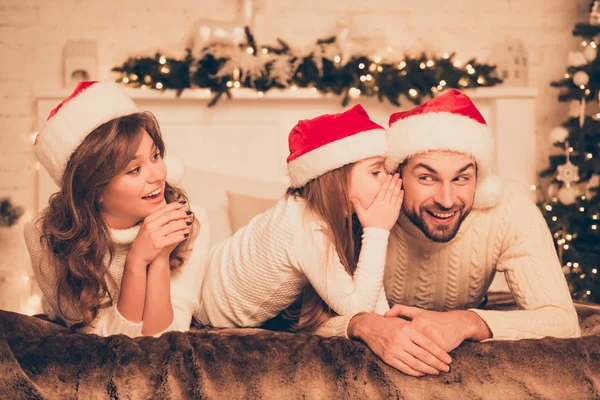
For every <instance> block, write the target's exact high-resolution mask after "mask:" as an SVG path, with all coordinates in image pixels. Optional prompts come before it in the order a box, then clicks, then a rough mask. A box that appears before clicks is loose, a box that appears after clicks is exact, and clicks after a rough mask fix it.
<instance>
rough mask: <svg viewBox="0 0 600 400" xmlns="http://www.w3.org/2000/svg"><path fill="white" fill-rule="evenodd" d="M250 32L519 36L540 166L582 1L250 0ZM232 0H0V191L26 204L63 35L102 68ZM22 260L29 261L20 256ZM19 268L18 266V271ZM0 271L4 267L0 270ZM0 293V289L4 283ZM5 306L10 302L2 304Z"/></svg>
mask: <svg viewBox="0 0 600 400" xmlns="http://www.w3.org/2000/svg"><path fill="white" fill-rule="evenodd" d="M254 3H255V4H257V6H258V7H259V10H258V12H257V16H256V23H257V27H256V29H255V33H256V36H257V39H258V40H259V41H260V42H262V43H272V42H273V41H274V39H275V38H277V37H281V38H283V39H285V40H288V41H289V42H290V43H292V44H296V45H302V44H306V43H308V42H310V41H312V40H314V39H315V38H316V37H321V36H324V35H327V34H329V33H331V29H332V28H333V26H334V24H335V23H336V21H338V20H343V19H347V20H348V21H350V22H351V23H352V26H353V29H354V31H355V32H356V34H357V35H359V36H363V37H368V36H373V35H376V36H380V37H386V38H387V42H388V43H387V45H390V46H392V47H394V48H396V49H399V50H404V49H406V50H408V51H419V50H430V51H439V52H444V51H448V52H450V51H457V53H458V56H459V57H462V58H463V59H466V58H467V57H470V56H478V57H480V58H481V57H483V56H485V55H486V54H487V53H488V51H489V48H490V47H491V46H493V45H494V44H495V43H498V42H503V41H504V40H506V39H507V38H520V39H522V40H523V41H524V43H525V45H526V47H527V49H528V51H529V57H530V60H531V61H530V77H529V80H530V84H531V86H534V87H537V88H538V90H539V93H540V95H539V102H538V108H537V116H536V118H537V125H538V128H539V132H538V137H539V147H540V152H539V153H538V154H537V155H534V154H532V155H531V156H532V157H537V158H538V159H539V161H538V163H539V165H540V168H541V167H543V165H544V163H545V162H546V157H545V155H546V153H547V150H548V148H549V144H548V141H547V132H548V131H549V130H550V129H551V128H552V127H553V126H554V125H556V124H557V123H558V122H560V121H561V120H562V119H563V118H564V116H565V114H566V106H564V105H559V104H558V103H557V101H556V91H555V90H554V89H551V88H550V87H549V86H548V83H549V82H550V81H551V80H552V79H556V78H559V77H560V76H561V75H562V74H563V73H564V71H565V67H566V55H567V51H569V50H572V49H575V48H576V45H577V42H576V40H575V39H574V38H573V37H572V36H571V30H572V28H573V25H574V24H575V23H576V22H578V21H582V20H584V19H585V18H586V17H587V6H588V4H589V1H588V0H569V1H565V0H462V1H451V2H449V1H446V0H429V1H426V2H416V1H407V0H404V1H402V0H371V1H370V2H366V1H361V0H343V1H342V0H334V1H330V2H325V1H322V0H303V1H292V0H285V1H284V0H280V1H274V0H272V1H267V0H254ZM234 7H235V0H227V1H221V2H215V1H210V0H203V1H198V0H179V1H176V2H164V1H158V0H145V1H123V0H103V1H91V0H90V1H81V0H52V1H47V0H0V66H1V67H0V104H1V105H0V197H3V196H10V197H11V198H12V199H13V201H14V202H15V203H18V204H21V205H23V206H24V207H25V208H26V209H28V210H32V209H33V207H34V190H33V185H34V178H33V173H32V171H33V168H34V160H33V157H32V154H31V139H30V138H31V133H32V131H33V129H34V127H35V126H36V124H35V120H34V115H35V112H34V97H35V88H37V87H40V86H51V87H58V86H60V85H61V82H62V71H61V68H62V52H63V48H64V44H65V42H66V41H67V40H71V39H87V40H95V41H96V42H97V45H98V67H99V72H100V78H110V77H111V75H110V72H109V71H110V68H112V67H113V66H115V65H117V64H119V63H120V62H122V61H123V60H124V59H125V58H126V57H127V56H129V55H134V54H143V53H147V54H152V53H153V52H154V51H155V50H156V49H159V48H160V49H162V50H171V51H181V50H183V47H184V38H185V37H186V35H187V33H188V31H189V29H190V27H191V25H192V24H193V22H194V21H195V20H196V19H198V18H203V17H204V18H208V17H210V18H218V19H227V18H228V17H229V16H230V15H232V13H233V9H234ZM23 222H24V219H23V221H21V223H20V224H19V225H18V226H16V227H13V228H11V229H0V272H2V271H14V270H15V269H17V268H21V267H22V265H23V264H24V263H25V262H26V260H27V255H26V250H25V246H24V243H23V240H22V239H21V230H22V224H23ZM24 260H25V261H24ZM23 271H25V270H23ZM0 275H1V274H0ZM0 291H2V289H1V288H0ZM2 304H3V307H5V308H10V305H9V306H7V305H6V303H2Z"/></svg>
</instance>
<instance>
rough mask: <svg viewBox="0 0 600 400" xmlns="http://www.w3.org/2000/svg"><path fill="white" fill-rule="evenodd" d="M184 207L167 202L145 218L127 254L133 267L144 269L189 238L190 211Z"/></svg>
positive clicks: (182, 202) (183, 202) (183, 204)
mask: <svg viewBox="0 0 600 400" xmlns="http://www.w3.org/2000/svg"><path fill="white" fill-rule="evenodd" d="M185 204H186V202H185V201H181V202H173V203H169V204H167V205H165V206H163V207H161V208H160V209H159V210H158V211H156V212H154V213H152V214H150V215H149V216H147V217H146V218H145V219H144V222H143V223H142V227H141V228H140V231H139V232H138V234H137V237H136V238H135V240H134V241H133V244H132V245H131V249H130V250H129V254H128V255H127V258H128V259H129V261H131V263H132V264H134V265H144V266H147V265H148V264H150V263H152V262H153V261H154V260H155V259H156V258H158V257H159V256H166V257H168V256H169V255H170V254H171V252H172V251H173V249H175V247H177V245H178V244H179V243H181V242H182V241H184V240H185V239H186V238H187V237H188V236H189V232H190V228H191V226H192V218H191V215H192V212H191V211H188V210H187V208H185Z"/></svg>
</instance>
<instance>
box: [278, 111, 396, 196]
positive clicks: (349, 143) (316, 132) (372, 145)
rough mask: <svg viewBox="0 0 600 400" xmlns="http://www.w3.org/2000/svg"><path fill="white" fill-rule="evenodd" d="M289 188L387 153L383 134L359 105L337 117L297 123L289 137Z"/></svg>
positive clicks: (333, 115)
mask: <svg viewBox="0 0 600 400" xmlns="http://www.w3.org/2000/svg"><path fill="white" fill-rule="evenodd" d="M288 141H289V147H290V155H289V157H288V158H287V163H288V164H287V171H288V175H289V177H290V184H291V187H294V188H297V187H302V186H304V185H305V184H306V183H307V182H308V181H310V180H312V179H315V178H318V177H319V176H321V175H323V174H325V173H326V172H329V171H332V170H334V169H336V168H340V167H342V166H344V165H346V164H350V163H353V162H356V161H360V160H362V159H365V158H369V157H375V156H385V154H386V153H387V147H388V145H387V134H386V131H385V129H384V128H383V127H381V126H380V125H378V124H376V123H375V122H373V121H371V119H370V118H369V115H368V114H367V112H366V111H365V109H364V108H363V107H362V106H361V105H360V104H358V105H356V106H354V107H352V108H351V109H350V110H348V111H345V112H343V113H340V114H325V115H322V116H320V117H317V118H313V119H307V120H303V121H299V122H298V124H296V126H295V127H294V129H292V131H291V132H290V135H289V139H288Z"/></svg>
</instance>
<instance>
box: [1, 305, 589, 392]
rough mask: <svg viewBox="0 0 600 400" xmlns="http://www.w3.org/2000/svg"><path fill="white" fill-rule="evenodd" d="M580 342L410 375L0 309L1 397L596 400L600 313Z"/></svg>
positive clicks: (310, 341)
mask: <svg viewBox="0 0 600 400" xmlns="http://www.w3.org/2000/svg"><path fill="white" fill-rule="evenodd" d="M578 312H579V314H580V321H581V325H582V329H583V333H584V335H586V336H585V337H582V338H580V339H553V338H545V339H541V340H521V341H516V342H502V341H497V342H487V343H470V342H467V343H464V344H463V345H461V346H460V347H459V348H457V349H456V350H454V351H453V352H452V357H453V359H454V361H453V363H452V366H451V371H450V372H449V373H445V374H441V375H440V376H427V377H423V378H413V377H409V376H406V375H404V374H402V373H401V372H399V371H396V370H394V369H393V368H391V367H389V366H387V365H386V364H384V363H383V362H382V361H381V360H379V358H378V357H376V356H375V355H374V354H373V353H372V352H371V351H370V350H369V349H368V348H367V347H366V346H365V345H363V344H362V343H359V342H355V341H350V340H346V339H342V338H322V337H318V336H311V335H305V334H300V335H295V334H291V333H284V332H272V331H266V330H260V329H222V330H217V329H199V330H193V331H190V332H187V333H179V332H172V333H167V334H164V335H163V336H161V337H160V338H158V339H155V338H137V339H130V338H127V337H125V336H122V335H118V336H112V337H106V338H103V337H99V336H95V335H85V334H80V333H72V332H69V331H68V330H66V329H65V328H62V327H60V326H58V325H56V324H53V323H50V322H46V321H43V320H40V319H37V318H33V317H28V316H24V315H20V314H16V313H10V312H5V311H0V398H2V399H76V398H79V399H185V398H194V399H260V398H264V399H366V398H369V399H381V398H396V399H483V398H485V399H502V400H507V399H525V398H527V399H546V398H552V399H598V398H600V314H598V313H597V311H595V310H593V309H591V308H585V307H583V308H581V307H580V308H579V309H578Z"/></svg>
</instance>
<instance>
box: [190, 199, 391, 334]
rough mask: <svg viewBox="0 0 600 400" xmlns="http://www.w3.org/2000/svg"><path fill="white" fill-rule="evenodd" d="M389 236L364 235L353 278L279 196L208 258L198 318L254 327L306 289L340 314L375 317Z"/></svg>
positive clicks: (315, 225) (313, 226) (310, 223)
mask: <svg viewBox="0 0 600 400" xmlns="http://www.w3.org/2000/svg"><path fill="white" fill-rule="evenodd" d="M388 237H389V232H388V231H386V230H383V229H379V228H366V229H364V233H363V237H362V250H361V253H360V256H359V261H358V265H357V269H356V271H355V273H354V276H351V275H349V274H348V273H347V272H346V270H345V269H344V267H343V265H342V263H341V262H340V259H339V256H338V255H337V252H336V251H335V249H334V246H333V245H331V246H330V245H328V242H329V241H328V239H327V237H326V235H325V233H324V228H323V224H322V223H321V222H319V219H318V218H316V217H315V216H314V215H313V214H312V213H311V212H309V211H308V210H307V209H306V203H305V201H304V200H302V199H301V198H298V197H295V196H284V197H283V198H282V199H281V200H280V201H279V202H278V203H277V204H276V205H275V206H273V207H272V208H271V209H269V210H267V211H266V212H265V213H263V214H260V215H258V216H256V217H254V218H253V219H252V220H251V221H250V223H249V224H248V225H247V226H246V227H244V228H242V229H240V230H239V231H237V232H236V233H235V234H234V235H233V236H232V237H230V238H229V239H227V240H225V241H224V242H221V243H220V244H218V245H217V246H216V247H215V248H214V249H213V250H212V251H211V255H210V261H209V266H208V269H207V274H206V276H205V279H204V287H203V289H202V304H203V307H201V309H202V310H203V312H202V314H201V316H200V319H201V320H203V322H207V323H211V324H212V325H214V326H220V327H234V326H242V327H247V326H258V325H260V324H262V323H263V322H265V321H266V320H268V319H270V318H272V317H274V316H276V315H277V314H278V313H279V312H280V311H282V310H284V309H286V308H287V307H288V306H289V305H290V304H292V302H293V301H294V300H295V299H296V298H297V297H298V296H299V295H300V294H301V292H302V290H303V289H304V288H305V287H306V285H308V284H311V285H312V286H313V287H314V288H315V290H316V291H317V293H318V294H319V295H320V296H321V298H322V299H323V300H324V301H325V302H327V303H328V304H329V306H330V307H331V308H332V309H333V310H335V311H336V312H337V313H338V314H340V315H345V314H354V313H357V312H361V311H373V310H374V309H375V306H376V303H377V301H378V298H379V294H380V293H381V292H382V279H383V268H384V265H385V254H386V248H387V242H388Z"/></svg>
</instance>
